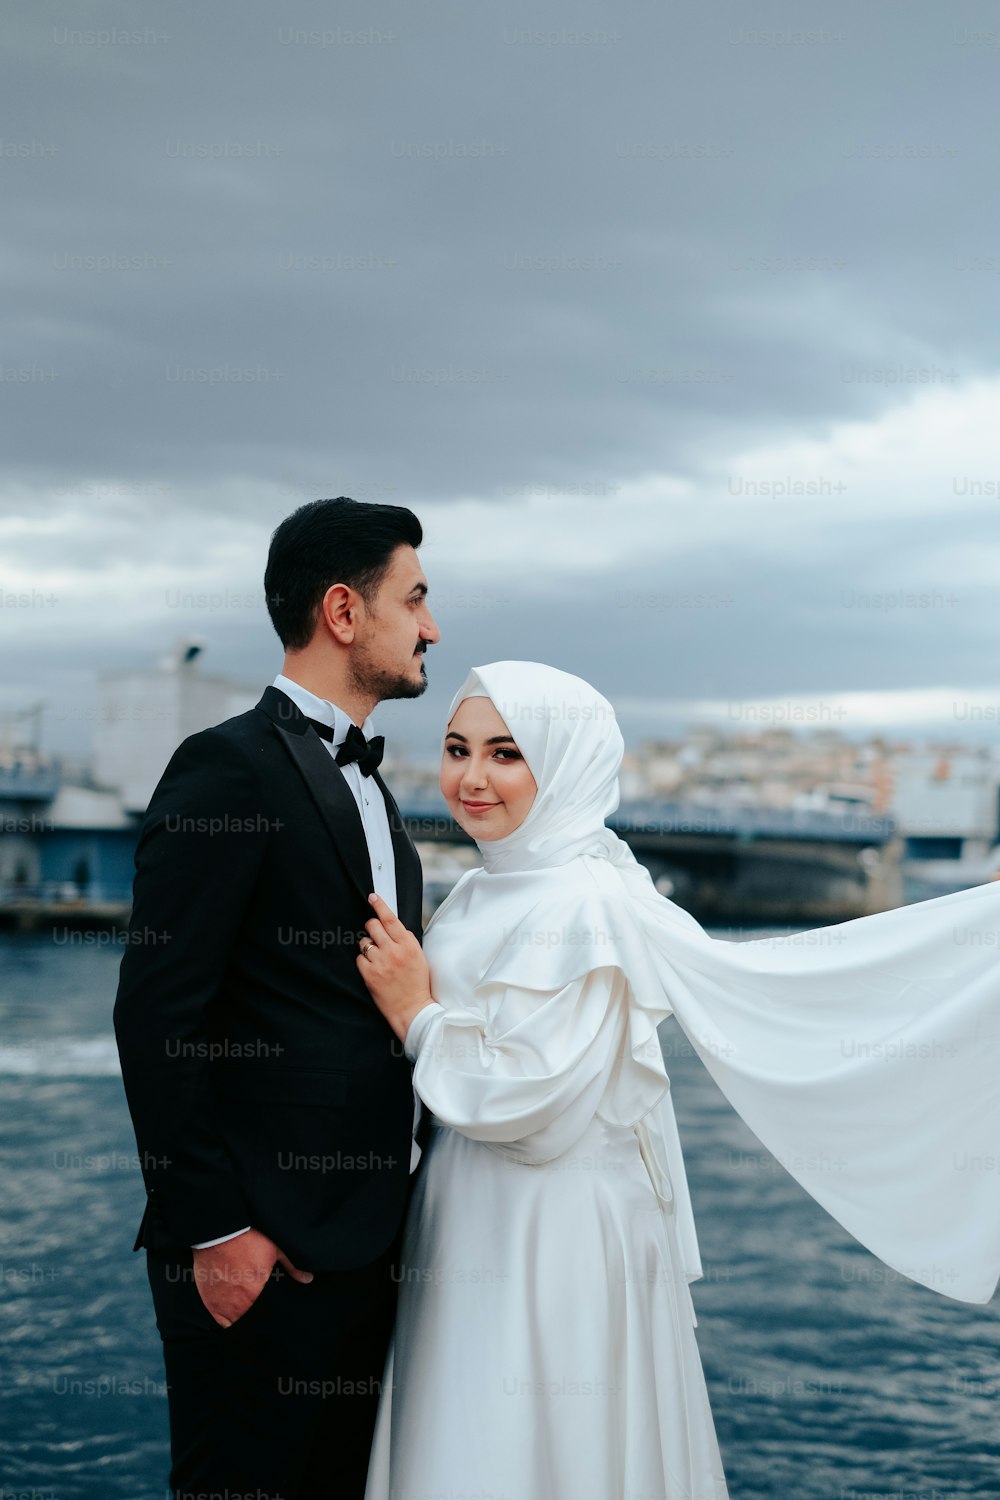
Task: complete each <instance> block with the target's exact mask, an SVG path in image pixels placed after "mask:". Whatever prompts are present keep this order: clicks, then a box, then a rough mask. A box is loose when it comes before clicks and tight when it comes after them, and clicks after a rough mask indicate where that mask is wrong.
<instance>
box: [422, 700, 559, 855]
mask: <svg viewBox="0 0 1000 1500" xmlns="http://www.w3.org/2000/svg"><path fill="white" fill-rule="evenodd" d="M537 790H538V786H537V783H536V781H535V778H534V776H532V774H531V772H530V771H529V770H528V763H527V761H526V760H525V758H524V756H523V755H522V754H521V752H520V750H519V749H518V748H517V745H516V744H515V743H514V740H513V739H512V738H511V733H510V730H509V729H508V728H507V725H506V724H505V723H504V721H503V719H501V717H500V715H499V714H498V713H497V711H496V708H495V707H494V705H493V704H492V703H491V702H490V700H489V698H463V699H462V701H461V703H460V704H459V705H458V707H457V708H456V710H455V712H454V714H453V715H452V718H451V722H450V724H449V725H448V732H447V734H446V735H445V740H444V750H443V752H442V756H441V791H442V792H443V794H444V800H445V801H446V802H447V804H448V810H449V812H450V813H451V815H452V817H453V818H454V819H455V822H456V823H457V824H458V825H459V827H460V828H464V829H465V832H466V833H468V834H471V835H472V837H473V838H474V839H502V838H506V836H507V834H508V833H513V832H514V829H515V828H519V827H520V826H521V824H522V823H523V822H524V820H525V818H526V817H527V816H528V813H529V811H530V809H531V804H532V803H533V802H534V800H535V793H536V791H537Z"/></svg>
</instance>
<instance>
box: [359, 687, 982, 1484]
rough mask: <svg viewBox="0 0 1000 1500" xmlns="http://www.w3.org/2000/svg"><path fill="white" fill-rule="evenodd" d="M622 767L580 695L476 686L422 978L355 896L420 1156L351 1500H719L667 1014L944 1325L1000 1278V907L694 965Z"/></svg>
mask: <svg viewBox="0 0 1000 1500" xmlns="http://www.w3.org/2000/svg"><path fill="white" fill-rule="evenodd" d="M622 748H623V746H622V739H621V735H620V733H619V731H618V727H617V725H616V723H615V718H614V712H613V710H612V708H611V705H610V704H609V703H608V702H607V701H606V699H604V698H602V697H601V696H600V694H598V693H596V692H595V691H594V689H592V688H591V687H589V686H588V685H587V684H586V683H585V682H582V681H581V680H580V679H579V678H576V677H571V676H569V675H568V674H566V673H564V672H559V671H556V670H555V669H553V668H550V667H543V666H540V665H538V664H537V663H533V662H495V663H493V664H491V665H490V666H486V667H477V668H476V669H475V670H474V671H473V672H471V673H470V675H469V677H468V678H467V680H466V682H465V683H464V684H463V687H462V688H461V689H460V691H459V693H458V694H457V695H456V697H455V699H454V701H453V703H452V705H451V710H450V714H449V722H448V732H447V736H446V739H445V745H444V752H443V761H442V770H441V786H442V791H443V793H444V797H445V800H446V802H447V803H448V806H449V809H450V810H451V812H452V814H453V816H454V817H455V819H456V821H457V822H459V823H460V824H461V826H462V827H464V828H466V829H467V830H468V831H469V832H470V833H471V834H472V835H473V837H474V838H475V839H476V841H477V843H478V845H479V848H480V851H481V853H482V855H483V861H484V868H483V869H482V870H474V871H470V872H469V873H468V874H466V875H465V876H463V877H462V879H461V880H460V881H459V882H458V884H457V885H456V887H455V889H454V890H453V891H452V893H451V894H450V896H449V897H448V898H447V900H446V901H445V902H444V903H443V905H442V906H441V908H440V909H439V911H438V912H437V913H436V914H435V916H434V918H433V920H432V922H431V923H430V925H429V927H428V930H427V934H426V939H425V947H424V951H423V953H422V952H421V950H420V948H419V946H418V944H417V943H416V940H415V939H414V938H413V937H412V935H411V934H409V933H407V931H406V929H405V928H404V927H403V926H402V924H401V923H399V922H398V921H397V919H396V918H395V917H394V916H393V915H392V913H391V912H390V911H389V909H388V908H387V907H386V906H385V904H384V903H382V902H380V901H378V900H377V898H374V899H373V905H374V907H375V912H376V916H375V917H374V918H373V919H372V921H370V922H369V923H368V924H367V926H368V935H367V936H366V937H364V938H362V940H361V944H360V948H361V950H362V951H361V953H360V954H359V957H358V965H359V968H360V971H361V973H362V974H363V975H364V977H365V980H366V982H367V984H368V987H369V989H370V991H371V993H372V995H373V997H374V999H375V1001H376V1003H377V1004H378V1005H379V1007H380V1008H381V1009H382V1011H383V1013H384V1014H385V1016H386V1018H387V1019H388V1021H389V1023H390V1025H392V1027H393V1028H394V1030H395V1031H396V1034H397V1036H399V1037H400V1038H401V1039H402V1040H403V1041H404V1043H405V1047H406V1051H407V1053H408V1055H409V1056H410V1057H411V1058H412V1059H413V1060H414V1063H415V1066H414V1084H415V1087H416V1089H417V1092H418V1093H419V1095H420V1097H421V1098H422V1099H423V1101H424V1103H425V1104H426V1105H427V1106H428V1108H429V1109H430V1110H431V1112H432V1114H433V1117H434V1127H433V1130H432V1133H431V1138H430V1142H429V1144H428V1148H427V1161H426V1162H425V1163H424V1165H423V1168H422V1171H421V1173H420V1175H419V1177H418V1180H417V1184H416V1187H415V1190H414V1197H413V1200H412V1204H411V1209H410V1213H409V1217H408V1221H407V1227H406V1232H405V1238H404V1244H403V1251H402V1257H401V1267H400V1272H399V1280H400V1286H399V1294H400V1297H399V1309H398V1314H397V1322H396V1330H395V1334H394V1340H393V1347H392V1349H391V1351H390V1355H389V1361H388V1364H387V1368H386V1376H385V1381H384V1385H383V1393H382V1400H381V1404H380V1408H379V1417H378V1423H377V1427H376V1435H375V1443H374V1447H373V1451H372V1459H371V1465H370V1469H369V1478H368V1489H367V1492H366V1496H367V1500H388V1497H390V1496H392V1497H393V1500H404V1497H411V1496H412V1497H414V1500H415V1497H417V1496H420V1495H425V1494H426V1495H434V1494H449V1495H461V1494H467V1495H479V1496H482V1497H484V1500H485V1497H486V1496H493V1497H498V1496H501V1495H504V1496H507V1497H508V1500H555V1497H563V1496H566V1497H569V1496H572V1497H573V1500H612V1497H620V1500H624V1497H633V1500H638V1497H644V1500H652V1497H654V1496H655V1497H657V1500H681V1497H683V1500H721V1497H725V1496H726V1494H727V1490H726V1483H725V1478H724V1475H723V1471H722V1464H721V1460H720V1456H719V1449H718V1445H717V1442H716V1438H715V1431H714V1427H713V1423H712V1418H711V1412H710V1409H709V1405H708V1399H707V1394H706V1389H705V1383H704V1378H703V1375H702V1370H701V1364H700V1360H699V1356H698V1351H697V1345H696V1341H695V1335H694V1324H695V1318H694V1312H693V1307H692V1303H691V1298H690V1293H689V1291H688V1283H689V1282H690V1281H692V1280H694V1279H696V1278H697V1277H699V1276H700V1275H701V1274H702V1273H701V1265H700V1261H699V1256H698V1245H697V1239H696V1236H695V1228H694V1221H693V1218H692V1214H691V1206H690V1200H689V1197H688V1191H687V1183H686V1180H685V1176H684V1167H683V1162H682V1158H681V1152H680V1144H679V1141H678V1138H677V1130H676V1125H675V1122H674V1115H673V1110H672V1107H671V1104H670V1097H669V1093H668V1089H669V1082H668V1079H667V1076H666V1073H665V1070H664V1066H663V1059H662V1053H661V1049H660V1046H659V1042H658V1038H657V1032H656V1027H657V1024H658V1023H659V1022H660V1021H662V1020H663V1019H664V1018H665V1017H666V1016H667V1015H669V1014H670V1013H671V1012H673V1013H674V1014H676V1016H677V1019H678V1021H679V1023H680V1024H681V1026H682V1027H683V1028H684V1030H685V1032H686V1034H687V1036H688V1037H689V1039H690V1040H691V1042H692V1043H693V1045H694V1046H695V1047H696V1049H697V1050H698V1052H699V1055H700V1056H701V1057H702V1059H703V1061H704V1062H705V1064H706V1066H707V1067H708V1069H709V1071H710V1072H711V1073H712V1075H713V1077H714V1078H715V1079H716V1081H717V1083H718V1084H719V1086H720V1087H721V1088H722V1089H723V1091H724V1092H725V1093H726V1095H727V1097H728V1098H729V1100H730V1101H731V1102H732V1103H733V1105H734V1106H735V1107H736V1109H737V1110H738V1111H739V1113H740V1114H741V1115H742V1116H743V1118H744V1119H745V1120H746V1122H747V1123H748V1124H749V1125H750V1127H751V1128H752V1129H753V1130H754V1131H755V1133H756V1134H757V1135H758V1136H759V1137H760V1138H761V1140H762V1141H763V1142H764V1143H765V1145H767V1146H768V1147H769V1149H770V1150H771V1151H773V1152H774V1153H775V1155H777V1156H778V1158H779V1159H780V1160H782V1161H783V1162H785V1164H786V1165H788V1168H789V1170H790V1171H791V1172H792V1175H793V1176H795V1177H796V1178H797V1179H798V1181H799V1182H801V1183H802V1184H803V1186H805V1187H806V1188H807V1189H808V1191H809V1192H811V1193H812V1194H813V1196H814V1197H815V1198H816V1199H817V1200H818V1201H819V1202H820V1203H821V1204H822V1205H823V1206H824V1207H825V1208H827V1209H828V1210H829V1212H830V1213H832V1214H833V1215H834V1216H835V1217H836V1218H837V1219H838V1220H839V1221H840V1223H841V1224H843V1225H844V1226H845V1228H847V1229H848V1230H849V1231H850V1233H852V1234H853V1235H854V1236H855V1237H856V1238H857V1239H859V1240H860V1241H861V1243H862V1244H864V1245H866V1246H867V1247H868V1248H869V1249H870V1250H872V1251H873V1252H874V1253H875V1254H876V1255H878V1256H879V1257H880V1258H881V1259H882V1260H884V1261H885V1262H887V1264H889V1265H890V1266H892V1267H894V1268H895V1269H897V1270H898V1271H900V1272H902V1273H903V1274H904V1275H907V1276H910V1277H912V1278H913V1279H914V1280H918V1281H923V1282H924V1283H925V1284H927V1285H933V1286H934V1287H935V1289H938V1290H939V1289H940V1286H941V1284H942V1281H943V1280H945V1284H947V1285H948V1287H949V1291H948V1293H947V1295H949V1296H951V1297H954V1298H956V1299H958V1300H965V1301H972V1302H985V1301H988V1300H989V1298H990V1297H991V1296H992V1293H993V1291H994V1289H995V1287H996V1283H997V1280H998V1277H1000V1192H998V1186H997V1174H996V1173H991V1172H988V1171H967V1170H965V1171H964V1170H962V1169H961V1163H962V1162H965V1161H967V1160H968V1159H969V1158H970V1157H971V1158H972V1159H975V1158H977V1157H978V1158H980V1159H984V1158H990V1159H992V1158H991V1156H990V1154H991V1153H995V1151H996V1143H997V1140H998V1139H1000V1128H998V1127H1000V977H998V976H997V973H996V961H995V944H996V932H997V926H998V922H1000V886H997V885H995V884H991V885H989V886H981V887H976V888H975V889H973V890H969V891H962V892H959V893H958V894H957V895H954V896H945V897H941V898H938V899H937V900H933V901H927V902H923V903H921V904H920V905H919V906H917V907H910V908H904V909H902V910H899V911H892V912H883V913H879V914H878V915H875V916H871V917H866V918H862V919H859V920H857V921H853V922H847V923H844V924H842V925H840V926H839V927H837V928H834V929H831V930H830V932H829V933H828V936H829V937H830V938H831V941H830V942H829V943H827V944H824V945H822V946H821V947H817V946H810V945H804V944H803V943H802V942H801V940H800V941H798V942H795V941H792V940H785V941H781V940H778V941H775V940H774V939H767V940H766V941H765V940H762V941H760V942H751V943H741V944H734V943H726V942H720V941H716V940H713V939H711V938H709V937H708V936H707V934H706V933H705V932H704V931H703V930H702V928H701V927H700V926H699V924H698V923H697V922H696V921H695V920H694V919H693V918H692V917H690V916H689V915H688V914H687V913H685V912H683V911H682V910H681V909H680V908H679V907H677V906H675V905H674V904H673V903H672V902H670V901H668V900H666V899H665V898H664V897H662V896H660V895H658V894H657V892H656V891H655V889H654V887H653V885H652V882H651V881H650V879H649V876H648V874H647V873H646V872H645V871H644V870H643V869H642V868H641V867H640V866H639V865H638V864H637V863H636V862H635V860H634V859H633V857H632V855H631V853H630V852H629V850H628V849H627V847H626V846H625V845H624V844H623V843H622V842H621V840H619V839H618V838H617V837H616V836H615V835H614V834H612V833H611V832H610V830H608V829H607V828H606V827H605V826H604V820H605V818H606V817H607V816H608V815H609V814H610V813H611V812H613V811H614V809H615V807H616V806H617V804H618V770H619V765H620V762H621V755H622ZM834 934H836V936H837V937H838V938H839V939H842V940H841V941H838V942H833V941H832V938H833V935H834ZM945 1269H946V1270H947V1276H946V1278H945V1276H944V1275H943V1272H944V1271H945Z"/></svg>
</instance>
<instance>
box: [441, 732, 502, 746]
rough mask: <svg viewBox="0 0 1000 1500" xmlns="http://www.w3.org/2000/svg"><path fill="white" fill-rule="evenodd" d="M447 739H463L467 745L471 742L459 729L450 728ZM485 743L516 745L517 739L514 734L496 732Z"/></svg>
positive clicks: (463, 742)
mask: <svg viewBox="0 0 1000 1500" xmlns="http://www.w3.org/2000/svg"><path fill="white" fill-rule="evenodd" d="M445 739H446V740H461V741H462V744H463V745H467V744H468V743H469V742H468V740H467V739H466V738H465V735H464V734H459V732H458V730H457V729H449V730H448V733H447V734H446V735H445ZM483 744H484V745H514V746H516V744H517V741H516V740H515V739H514V737H513V735H509V734H495V735H493V737H492V738H491V739H488V740H484V741H483Z"/></svg>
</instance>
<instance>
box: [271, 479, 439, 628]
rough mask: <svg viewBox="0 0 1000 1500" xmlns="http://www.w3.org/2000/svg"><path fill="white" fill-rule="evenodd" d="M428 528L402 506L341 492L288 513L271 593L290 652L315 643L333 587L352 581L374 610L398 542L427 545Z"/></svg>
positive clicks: (274, 540) (275, 551) (275, 544)
mask: <svg viewBox="0 0 1000 1500" xmlns="http://www.w3.org/2000/svg"><path fill="white" fill-rule="evenodd" d="M423 536H424V534H423V530H422V528H421V525H420V522H419V521H418V520H417V518H416V516H415V515H414V514H413V512H412V510H407V509H406V508H405V506H402V505H367V504H364V503H362V502H361V501H359V500H349V499H348V498H347V496H346V495H338V496H337V498H336V499H335V500H313V501H311V502H310V503H309V504H308V505H300V506H299V508H298V510H294V511H292V514H291V515H290V516H286V517H285V519H284V520H283V521H282V523H281V525H280V526H279V527H278V528H277V529H276V531H275V532H274V534H273V535H272V537H271V547H270V550H269V552H268V554H267V568H266V570H265V573H264V594H265V596H266V598H267V610H268V614H269V615H270V616H271V623H272V625H273V626H274V628H275V630H276V631H277V632H278V636H279V639H280V640H281V644H282V645H283V646H284V647H285V649H286V651H301V650H302V649H303V648H304V647H306V646H308V644H309V642H310V641H311V640H312V637H313V632H314V630H315V629H316V619H317V616H318V614H319V608H320V605H321V603H322V601H323V595H324V594H325V593H326V591H327V589H328V588H330V587H331V585H332V584H335V583H346V584H347V585H348V586H349V587H350V588H352V589H357V591H358V593H359V594H360V595H361V597H362V599H363V600H364V601H365V605H366V606H367V607H368V608H369V609H371V608H372V607H373V604H374V600H375V595H376V594H377V593H378V589H379V585H380V584H381V582H382V579H383V578H384V577H385V574H386V573H387V571H388V569H389V564H390V563H391V561H392V554H393V553H394V552H395V550H396V548H397V547H401V546H410V547H419V546H420V543H421V542H422V541H423Z"/></svg>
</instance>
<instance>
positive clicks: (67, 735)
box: [0, 0, 1000, 749]
mask: <svg viewBox="0 0 1000 1500" xmlns="http://www.w3.org/2000/svg"><path fill="white" fill-rule="evenodd" d="M3 26H4V31H5V33H6V37H5V41H6V46H5V54H6V63H5V68H6V71H7V75H8V76H7V78H6V80H5V82H4V86H3V99H4V104H3V110H2V114H0V129H2V142H0V174H2V182H3V201H4V205H5V214H4V228H3V231H2V250H0V257H2V258H0V267H2V274H3V289H4V297H3V305H4V309H5V322H6V328H5V337H4V340H3V345H2V351H0V376H2V381H0V406H2V412H3V417H4V441H3V445H2V449H0V465H2V472H0V606H2V607H0V645H2V670H0V707H7V708H11V707H19V706H23V705H24V704H26V703H29V702H33V701H36V700H37V699H39V698H44V699H46V700H47V701H48V702H49V704H50V705H52V707H53V710H54V711H55V710H57V711H58V717H56V714H55V712H53V714H52V716H51V717H50V723H49V729H48V741H49V744H50V746H51V747H53V748H56V749H63V748H65V749H81V748H85V747H86V743H87V738H88V729H89V726H88V712H91V711H92V710H91V709H90V705H92V703H93V701H94V693H95V684H96V676H97V673H98V672H99V671H101V670H105V669H111V668H118V667H125V666H141V665H142V664H144V663H146V662H151V661H153V660H155V658H156V657H158V656H159V655H161V654H162V652H163V651H164V650H165V649H166V648H167V647H168V646H169V645H170V644H171V643H172V642H173V641H175V640H176V639H178V638H179V637H186V636H197V637H199V638H201V639H202V640H204V641H205V642H206V645H207V648H208V650H207V654H206V657H205V663H206V669H207V668H208V667H209V665H211V666H212V667H214V668H215V669H216V670H224V671H227V672H231V673H232V674H234V675H236V676H238V677H240V678H242V679H245V680H246V681H248V682H249V683H261V684H262V683H263V682H265V681H267V680H269V679H270V677H271V676H272V675H273V673H274V671H275V670H276V667H277V665H278V661H279V656H278V652H277V648H276V642H275V640H274V637H273V635H272V634H271V632H270V626H269V625H268V623H267V620H266V616H265V613H264V608H263V600H262V597H261V574H262V568H263V560H264V555H265V552H266V547H267V540H268V537H269V534H270V532H271V530H272V529H273V527H274V526H275V525H276V523H277V522H278V521H279V520H280V519H281V517H282V516H283V515H285V514H286V513H287V512H288V511H289V510H291V509H293V508H294V507H295V506H296V505H297V504H299V503H301V502H302V501H304V500H308V499H312V498H315V497H316V496H318V495H336V494H348V495H352V496H354V497H356V498H358V499H362V500H364V499H368V500H387V501H390V502H397V503H401V504H408V505H411V506H412V507H413V508H414V509H416V510H417V511H418V513H419V514H420V516H421V518H422V520H423V522H424V524H425V531H426V545H425V547H424V550H423V561H424V565H425V568H426V569H427V572H428V575H429V577H430V580H431V585H432V603H433V605H434V606H435V607H436V609H437V612H438V615H439V619H440V623H441V625H442V628H443V630H444V633H445V635H444V640H443V642H442V644H441V645H440V646H439V647H438V648H436V650H435V651H434V652H433V653H432V657H431V659H430V670H431V673H432V677H433V686H432V689H431V691H430V692H429V693H428V694H427V695H426V697H425V698H424V699H422V700H421V701H420V703H419V704H417V705H406V707H405V709H403V708H393V709H391V710H389V712H388V721H389V724H390V725H391V726H394V727H395V729H396V731H397V732H399V733H400V734H402V733H404V732H405V734H406V735H407V736H412V737H413V741H414V744H415V745H421V744H425V743H426V744H430V742H431V740H432V739H433V736H434V734H435V733H436V730H437V726H438V724H439V722H440V719H441V714H442V709H443V706H444V705H445V703H446V702H447V699H448V697H449V695H450V692H451V691H452V690H453V688H454V687H455V686H456V685H457V684H458V682H459V681H460V680H461V678H462V677H463V675H464V673H465V670H466V667H467V666H468V665H469V664H470V663H472V662H477V661H484V660H490V659H494V658H497V657H528V658H533V659H541V660H547V661H550V662H553V663H554V664H556V665H559V666H562V667H564V668H566V669H568V670H570V671H575V672H579V673H581V674H582V675H584V676H587V677H588V678H590V679H591V680H593V681H594V682H595V683H596V684H597V685H598V686H599V687H600V688H601V689H602V690H603V691H605V692H606V693H607V694H608V695H609V696H610V697H611V698H612V699H613V701H614V702H615V703H616V705H617V706H618V708H619V710H620V713H621V718H622V722H623V727H624V728H625V730H626V734H627V736H629V737H631V738H633V739H634V738H638V737H640V736H642V735H644V734H649V733H654V732H656V731H657V730H658V729H663V730H666V729H668V728H670V727H673V726H676V725H677V724H681V723H684V722H693V721H695V720H705V719H708V718H712V717H714V718H715V719H717V720H719V721H721V722H724V723H726V722H728V723H729V724H731V725H738V724H740V723H742V722H745V721H746V720H747V719H748V717H750V716H752V713H753V712H755V711H756V710H757V708H759V707H763V708H765V709H766V710H767V712H769V713H770V714H771V715H772V718H773V719H774V720H775V721H777V720H779V719H780V717H781V716H782V715H785V716H786V717H787V718H788V720H789V721H791V722H802V721H804V718H805V715H806V714H807V712H808V713H810V714H811V715H812V722H829V723H830V724H831V725H833V726H835V727H840V728H842V729H844V730H845V731H847V732H849V733H861V732H865V731H866V730H868V729H870V728H879V727H888V728H890V729H892V730H894V731H899V732H902V733H909V732H913V733H926V732H929V731H937V732H941V733H946V734H950V735H951V736H953V737H955V736H959V737H965V738H972V737H975V736H979V737H982V736H983V735H987V736H990V737H992V735H993V734H994V733H995V730H996V723H997V719H998V717H1000V681H998V671H1000V662H998V649H997V648H998V629H997V608H996V606H997V600H998V590H997V582H996V580H997V576H998V571H997V564H998V560H1000V559H998V531H997V520H996V515H997V508H998V505H1000V444H998V441H997V429H998V426H1000V422H998V413H1000V327H998V324H1000V211H998V200H997V195H996V193H995V191H994V190H993V186H992V184H993V182H994V181H995V178H996V151H997V147H996V103H995V101H996V96H997V74H998V69H1000V31H998V30H997V29H996V22H995V13H991V10H990V8H989V7H988V6H985V5H983V4H978V3H977V4H967V3H965V0H956V3H953V4H950V5H948V6H945V5H944V4H941V3H932V0H846V3H844V0H841V3H838V4H836V5H830V6H827V7H822V6H818V5H810V4H808V3H795V4H783V3H781V0H767V3H766V4H762V5H760V6H757V7H755V8H754V9H753V10H751V9H750V8H749V7H748V6H747V5H745V4H743V3H740V0H701V3H697V4H695V3H670V4H667V5H664V4H663V3H662V0H656V3H653V0H624V3H622V4H619V5H615V6H613V5H611V4H604V5H601V4H597V3H593V0H590V3H588V0H584V3H582V4H580V5H578V6H576V7H574V8H573V9H572V13H570V12H569V11H568V10H567V9H566V7H557V6H553V5H545V4H542V5H539V4H538V3H537V0H536V3H533V4H531V5H528V4H524V3H513V4H509V5H504V6H503V7H500V6H479V5H473V4H472V3H471V0H454V3H444V0H409V3H407V4H405V5H402V4H398V3H395V0H392V3H382V0H379V3H378V4H369V5H366V6H361V5H343V4H342V5H340V6H337V7H330V6H324V5H320V4H308V3H293V4H290V5H285V6H274V5H266V4H264V3H261V0H242V3H240V4H239V5H234V4H228V5H227V4H212V5H204V4H194V3H192V0H171V3H170V4H168V5H164V4H157V5H154V4H151V3H147V0H129V3H127V4H125V3H122V4H114V3H110V0H109V3H105V4H92V3H90V0H78V3H75V4H73V5H65V4H64V5H53V4H50V3H48V0H31V3H30V4H29V3H26V0H25V3H22V4H18V5H14V6H12V7H9V8H8V10H7V12H6V16H5V20H4V23H3ZM383 723H385V721H383Z"/></svg>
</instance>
